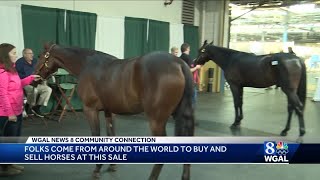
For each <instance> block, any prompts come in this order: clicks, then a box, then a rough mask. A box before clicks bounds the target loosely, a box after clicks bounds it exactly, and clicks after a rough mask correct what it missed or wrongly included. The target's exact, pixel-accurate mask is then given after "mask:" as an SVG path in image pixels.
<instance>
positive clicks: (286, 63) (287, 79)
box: [195, 41, 306, 142]
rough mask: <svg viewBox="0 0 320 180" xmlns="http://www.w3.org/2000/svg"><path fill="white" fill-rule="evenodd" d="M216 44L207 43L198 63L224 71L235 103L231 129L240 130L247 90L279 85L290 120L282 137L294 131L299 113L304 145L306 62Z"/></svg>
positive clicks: (289, 56)
mask: <svg viewBox="0 0 320 180" xmlns="http://www.w3.org/2000/svg"><path fill="white" fill-rule="evenodd" d="M212 44H213V43H212V42H211V43H210V44H208V43H207V41H205V42H204V43H203V45H202V47H201V48H200V49H199V55H198V57H197V59H196V60H195V63H196V64H205V63H206V62H207V61H209V60H212V61H214V62H215V63H216V64H217V65H218V66H220V67H221V68H222V69H223V71H224V75H225V78H226V80H227V82H228V84H229V85H230V89H231V91H232V95H233V100H234V108H235V121H234V123H233V124H232V126H231V128H237V127H239V126H240V122H241V120H242V119H243V113H242V102H243V101H242V98H243V87H254V88H265V87H269V86H272V85H278V86H280V87H281V89H282V91H283V92H284V93H285V94H286V95H287V99H288V120H287V124H286V127H285V129H284V130H283V131H282V132H281V135H282V136H286V135H287V132H288V131H289V130H290V123H291V117H292V113H293V111H294V110H295V112H296V114H297V115H298V117H299V126H300V137H299V138H298V140H297V141H299V142H301V141H302V136H303V135H304V134H305V125H304V117H303V111H304V106H305V101H306V67H305V64H304V62H303V60H302V59H300V58H299V57H297V56H295V55H293V54H290V53H276V54H267V55H261V56H257V55H255V54H252V53H245V52H240V51H236V50H232V49H227V48H223V47H218V46H214V45H212Z"/></svg>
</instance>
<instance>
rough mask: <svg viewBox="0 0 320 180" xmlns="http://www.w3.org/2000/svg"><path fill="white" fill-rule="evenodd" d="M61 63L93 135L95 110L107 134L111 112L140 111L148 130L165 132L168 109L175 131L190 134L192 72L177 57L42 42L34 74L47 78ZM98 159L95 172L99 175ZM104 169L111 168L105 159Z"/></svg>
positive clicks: (156, 169)
mask: <svg viewBox="0 0 320 180" xmlns="http://www.w3.org/2000/svg"><path fill="white" fill-rule="evenodd" d="M58 68H64V69H66V70H67V71H68V72H69V73H71V74H73V75H75V76H76V77H77V78H78V88H77V90H78V95H79V97H80V98H81V100H82V103H83V111H84V113H85V115H86V117H87V119H88V121H89V124H90V128H91V133H92V135H93V136H100V123H99V116H98V114H99V111H104V114H105V117H106V121H107V123H106V124H107V134H108V136H115V132H114V125H113V122H112V114H127V115H133V114H138V113H141V112H145V114H146V116H147V117H148V118H149V120H150V129H151V133H152V135H153V136H165V135H166V124H167V120H168V118H169V117H170V116H171V115H172V116H173V118H174V119H175V120H176V122H175V135H176V136H193V135H194V111H193V108H192V93H193V86H192V74H191V72H190V69H189V68H188V66H187V65H186V64H185V63H184V62H183V61H181V59H179V58H177V57H175V56H173V55H171V54H169V53H165V52H153V53H149V54H147V55H144V56H141V57H135V58H132V59H124V60H119V59H117V58H116V57H114V56H111V55H108V54H105V53H102V52H99V51H95V50H90V49H83V48H74V47H70V48H64V47H60V46H58V45H56V44H46V45H45V46H44V52H43V53H42V54H41V55H40V56H39V61H38V64H37V66H36V72H35V73H36V74H38V75H40V76H41V77H42V78H43V79H46V78H47V77H48V76H49V75H50V74H52V73H54V72H55V71H57V69H58ZM101 167H102V164H97V165H96V168H95V170H94V174H93V175H94V177H99V175H100V169H101ZM162 167H163V164H157V165H155V166H154V167H153V169H152V172H151V175H150V176H149V179H157V178H158V176H159V174H160V171H161V169H162ZM109 170H115V165H110V166H109ZM189 178H190V165H189V164H184V165H183V174H182V179H185V180H187V179H189Z"/></svg>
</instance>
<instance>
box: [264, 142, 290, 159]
mask: <svg viewBox="0 0 320 180" xmlns="http://www.w3.org/2000/svg"><path fill="white" fill-rule="evenodd" d="M288 153H289V147H288V144H287V143H285V142H282V141H279V142H277V143H276V142H271V141H268V142H265V143H264V160H265V162H276V163H279V162H289V161H288V160H287V156H286V155H287V154H288Z"/></svg>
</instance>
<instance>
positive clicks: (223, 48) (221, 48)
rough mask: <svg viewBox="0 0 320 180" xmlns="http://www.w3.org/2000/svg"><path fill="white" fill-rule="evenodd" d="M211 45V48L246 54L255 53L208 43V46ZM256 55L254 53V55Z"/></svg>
mask: <svg viewBox="0 0 320 180" xmlns="http://www.w3.org/2000/svg"><path fill="white" fill-rule="evenodd" d="M208 47H209V48H210V47H213V48H218V49H219V50H222V51H225V52H230V53H243V54H248V55H255V54H254V53H248V52H243V51H238V50H234V49H229V48H225V47H221V46H215V45H209V46H208ZM255 56H256V55H255Z"/></svg>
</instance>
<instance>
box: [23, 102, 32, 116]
mask: <svg viewBox="0 0 320 180" xmlns="http://www.w3.org/2000/svg"><path fill="white" fill-rule="evenodd" d="M30 107H31V106H30V104H28V103H26V105H25V106H24V110H25V111H26V113H27V115H33V113H32V111H31V108H30Z"/></svg>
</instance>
